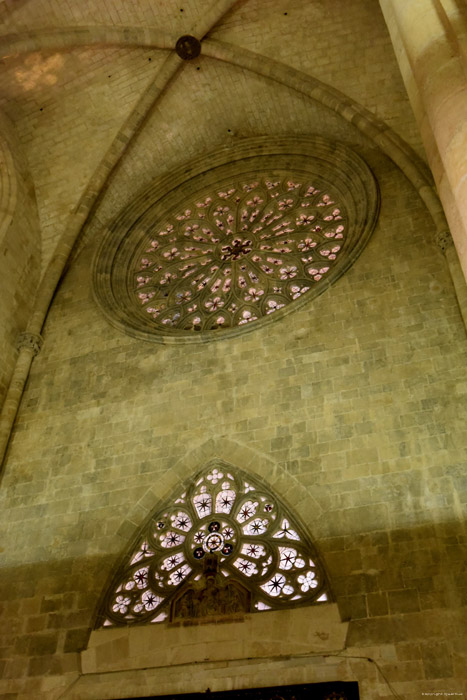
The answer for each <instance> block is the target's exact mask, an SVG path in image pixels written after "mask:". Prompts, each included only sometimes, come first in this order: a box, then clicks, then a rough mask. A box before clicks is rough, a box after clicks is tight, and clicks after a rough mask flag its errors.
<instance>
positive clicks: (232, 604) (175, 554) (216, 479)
mask: <svg viewBox="0 0 467 700" xmlns="http://www.w3.org/2000/svg"><path fill="white" fill-rule="evenodd" d="M329 598H330V595H329V587H328V585H327V581H326V577H325V574H324V571H323V569H322V567H321V565H320V563H319V560H318V557H317V553H316V551H315V549H314V547H313V545H312V544H311V542H310V540H309V538H308V537H307V535H306V534H305V533H304V531H303V528H301V527H300V525H299V524H298V523H297V520H296V518H295V517H294V516H293V515H292V514H291V513H290V512H289V510H288V509H287V508H286V506H285V505H284V504H283V503H282V502H281V501H280V499H279V498H277V497H276V496H274V495H273V494H272V493H271V491H270V489H268V488H267V487H266V486H265V485H264V484H262V483H261V482H260V481H259V480H258V479H256V478H255V477H253V476H251V475H249V474H246V473H245V472H243V471H242V470H239V469H234V468H233V467H231V466H230V465H227V464H224V463H222V462H219V461H217V462H216V463H215V464H213V463H211V464H210V465H208V466H207V467H206V468H205V469H204V470H203V471H202V472H201V473H200V474H198V476H197V477H196V478H195V479H194V480H193V481H192V482H191V483H190V485H189V486H188V487H187V488H185V489H183V490H180V491H179V493H177V494H175V495H174V497H173V498H172V499H171V500H170V501H169V502H168V503H167V505H166V507H165V508H163V509H162V510H160V511H159V512H158V513H156V514H155V516H154V517H151V519H150V520H149V522H148V523H147V524H146V525H145V527H144V529H143V531H142V532H141V534H140V536H139V538H138V540H137V544H136V546H135V547H133V548H132V550H131V551H130V552H129V553H128V555H127V556H126V557H125V559H124V561H123V562H122V565H121V566H120V567H119V570H118V572H117V574H116V576H115V578H114V580H113V582H112V585H111V587H110V589H109V590H108V592H107V594H106V596H105V599H104V601H103V604H102V606H101V610H100V613H99V615H98V625H97V626H98V627H100V626H104V627H105V626H117V625H128V624H133V623H147V622H151V623H154V622H163V621H170V620H174V619H179V618H193V617H209V616H213V615H223V614H224V615H225V614H232V613H239V612H243V613H244V612H255V611H263V610H271V609H275V610H279V609H283V608H289V607H297V606H301V605H310V604H320V603H323V602H326V601H328V600H329Z"/></svg>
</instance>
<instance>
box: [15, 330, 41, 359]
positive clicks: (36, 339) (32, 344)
mask: <svg viewBox="0 0 467 700" xmlns="http://www.w3.org/2000/svg"><path fill="white" fill-rule="evenodd" d="M43 342H44V340H43V338H42V336H41V335H39V334H38V333H28V331H25V332H24V333H20V334H19V336H18V340H17V342H16V349H17V350H21V349H22V348H27V349H28V350H32V352H33V354H34V357H35V356H36V355H38V354H39V352H40V350H41V348H42V344H43Z"/></svg>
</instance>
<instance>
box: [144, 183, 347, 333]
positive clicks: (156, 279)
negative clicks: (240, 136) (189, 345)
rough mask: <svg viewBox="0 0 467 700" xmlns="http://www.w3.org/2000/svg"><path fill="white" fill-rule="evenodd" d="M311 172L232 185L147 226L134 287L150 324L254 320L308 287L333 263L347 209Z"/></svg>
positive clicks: (201, 325) (226, 324)
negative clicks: (154, 225) (158, 223)
mask: <svg viewBox="0 0 467 700" xmlns="http://www.w3.org/2000/svg"><path fill="white" fill-rule="evenodd" d="M315 184H316V183H315V181H311V180H310V179H308V178H300V179H298V178H294V179H291V178H290V177H287V176H286V177H282V178H277V177H276V178H275V177H272V176H271V177H262V178H261V179H259V178H258V179H256V180H247V181H240V182H233V183H229V184H228V185H227V186H225V187H223V188H218V189H217V190H214V191H213V192H212V194H211V195H208V196H206V197H202V198H200V199H198V200H195V201H193V202H192V203H190V205H189V208H184V209H182V210H179V211H177V212H175V213H174V214H173V215H172V216H171V217H170V218H169V219H167V220H166V221H165V222H164V225H163V226H160V227H157V228H155V229H154V230H152V231H150V232H148V238H147V241H146V242H145V244H144V251H143V252H142V253H141V256H140V257H139V259H138V261H137V263H136V269H135V270H134V273H133V274H134V293H135V295H136V298H137V299H138V300H139V303H140V304H141V306H142V308H143V309H144V311H145V312H146V313H147V314H148V316H149V317H150V318H151V319H152V322H153V323H154V326H155V327H157V328H159V329H160V330H163V329H165V330H166V329H174V330H182V331H206V330H215V329H222V328H232V327H234V326H242V325H244V324H246V323H252V322H254V321H257V320H258V319H260V318H262V317H264V316H268V315H269V314H273V313H276V312H277V311H279V310H280V309H283V308H285V307H286V306H287V305H288V304H290V303H291V302H293V301H294V300H296V299H298V298H299V297H301V296H303V295H305V294H307V293H308V292H309V291H310V290H311V289H312V288H313V287H314V286H315V285H316V284H317V282H319V281H320V280H321V279H324V278H325V277H326V276H327V275H328V273H329V271H330V270H331V269H332V268H333V266H334V265H335V264H336V262H337V260H338V257H339V254H340V253H341V251H342V248H343V244H344V242H345V237H346V232H347V214H346V211H345V207H344V206H343V204H342V203H341V202H339V201H338V197H337V196H336V194H335V193H332V191H331V189H330V188H329V187H328V188H323V187H322V186H320V187H316V186H315Z"/></svg>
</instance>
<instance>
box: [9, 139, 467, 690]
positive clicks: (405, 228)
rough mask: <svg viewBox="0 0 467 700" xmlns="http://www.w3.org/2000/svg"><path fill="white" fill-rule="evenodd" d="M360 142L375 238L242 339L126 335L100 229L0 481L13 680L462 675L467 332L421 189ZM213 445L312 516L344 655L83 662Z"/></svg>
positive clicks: (425, 685) (70, 285)
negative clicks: (142, 552)
mask: <svg viewBox="0 0 467 700" xmlns="http://www.w3.org/2000/svg"><path fill="white" fill-rule="evenodd" d="M360 153H361V154H362V155H363V156H364V157H365V158H366V160H367V162H368V163H369V164H370V166H371V167H372V169H373V171H374V172H375V174H376V177H377V178H378V181H379V184H380V187H381V192H382V209H381V215H380V220H379V223H378V226H377V229H376V231H375V233H374V235H373V237H372V239H371V240H370V243H369V244H368V246H367V248H366V249H365V251H364V252H363V253H362V255H361V257H360V258H359V259H358V260H357V262H356V263H355V264H354V266H353V267H352V268H351V269H350V270H349V271H348V272H347V273H346V274H345V275H344V276H343V277H342V278H341V279H340V280H339V281H338V282H337V283H336V284H335V285H334V286H333V287H332V288H330V289H329V290H327V291H326V292H325V293H324V294H322V295H321V296H320V297H318V298H317V299H315V300H313V301H312V303H311V304H309V305H306V306H304V307H302V308H300V309H299V310H298V311H296V312H295V313H291V314H289V315H288V316H287V317H285V318H283V319H280V322H277V323H273V324H271V325H269V326H267V327H264V328H260V329H259V330H255V331H252V332H251V333H249V334H246V335H243V336H242V335H240V336H239V337H237V338H234V339H229V340H227V341H222V340H217V341H216V342H211V343H206V344H200V345H192V346H159V345H157V346H154V345H152V344H149V343H145V342H143V341H138V340H135V339H133V338H130V337H127V336H125V335H123V334H121V333H120V332H118V331H116V330H114V329H113V328H111V327H110V326H108V325H107V323H106V321H104V319H103V317H102V315H101V313H100V311H99V310H98V308H97V306H96V304H95V302H94V300H93V298H92V291H91V283H90V263H91V259H92V256H93V254H94V248H95V247H96V246H89V247H88V248H87V249H85V250H84V251H83V252H82V254H81V256H80V257H79V258H78V259H77V260H76V261H75V264H74V266H73V267H72V269H71V270H70V271H69V273H68V275H67V277H66V278H65V280H64V282H63V283H62V286H61V288H60V290H59V292H58V294H57V296H56V299H55V301H54V304H53V306H52V308H51V311H50V313H49V317H48V320H47V323H46V326H45V329H44V339H45V343H44V348H43V350H42V352H41V354H40V355H39V357H38V358H37V359H36V361H35V363H34V366H33V370H32V373H31V376H30V380H29V383H28V387H27V390H26V393H25V395H24V399H23V403H22V408H21V412H20V415H19V417H18V420H17V424H16V429H15V433H14V436H13V440H12V443H11V446H10V451H9V458H8V464H7V470H6V473H5V476H4V479H3V483H2V491H1V492H0V497H1V498H2V509H1V513H2V519H3V520H4V529H5V533H6V534H5V537H4V538H3V543H2V546H3V547H4V550H5V551H4V553H3V559H4V567H5V568H4V570H3V574H2V593H3V597H4V599H5V602H4V608H3V615H4V617H3V622H2V634H3V643H2V646H3V648H4V649H5V652H4V661H3V664H4V665H3V679H4V680H3V681H2V685H1V686H0V687H1V688H2V689H3V692H4V693H5V694H6V697H8V698H11V700H13V698H18V700H19V699H21V700H25V699H26V698H31V697H37V698H39V697H44V698H55V697H57V698H58V697H59V696H60V693H65V694H64V696H63V697H70V698H74V699H75V700H76V699H78V698H80V699H82V698H99V699H100V698H115V697H125V695H126V696H128V695H134V694H138V693H142V694H144V693H145V694H149V693H155V694H157V693H159V692H162V690H163V692H166V693H172V692H188V691H189V690H191V689H197V690H198V689H201V690H202V689H205V688H206V687H208V686H209V687H211V689H212V690H214V689H215V690H221V689H227V688H231V687H246V686H261V685H270V684H271V682H270V681H271V679H274V681H273V682H278V683H280V682H283V683H293V682H304V681H307V682H313V681H315V680H316V681H321V680H332V679H338V678H340V679H342V680H359V681H360V684H361V685H360V688H361V696H362V698H363V700H370V699H371V700H376V698H389V697H391V692H392V691H391V689H390V687H389V685H388V683H389V684H390V685H391V687H392V688H393V689H395V690H396V692H398V693H399V694H400V695H402V696H403V697H405V698H407V699H408V700H415V698H417V699H418V698H419V697H420V694H421V692H448V691H449V692H459V693H461V692H464V691H465V687H463V686H462V683H463V680H462V678H463V673H464V671H463V669H464V667H465V661H466V659H465V648H466V643H465V641H466V640H465V603H466V590H465V572H463V567H464V566H465V556H464V551H465V550H464V547H465V534H464V533H465V530H464V529H463V526H462V520H461V518H462V507H463V504H464V503H465V497H466V483H465V476H463V465H464V464H465V444H466V441H465V437H466V428H465V416H463V415H462V413H461V404H462V400H463V396H464V394H465V392H466V391H467V384H466V383H465V379H464V366H465V354H466V349H465V330H464V327H463V324H462V321H461V317H460V314H459V311H458V307H457V304H456V300H455V295H454V292H453V289H452V285H451V282H450V278H449V275H448V272H447V268H446V265H445V261H444V259H443V257H442V255H441V254H440V253H439V251H438V250H437V249H436V248H435V246H434V245H433V243H432V241H431V236H432V229H433V226H432V222H431V220H430V218H429V216H428V215H427V213H426V211H425V209H424V207H423V205H422V204H421V202H420V201H419V200H418V198H417V197H416V195H415V193H414V191H413V190H412V189H411V188H410V187H409V186H408V185H407V182H406V180H405V179H404V178H403V176H402V175H401V174H400V173H398V172H397V171H396V170H395V169H394V168H393V166H391V165H390V164H389V163H388V161H387V160H386V159H384V158H383V157H382V156H380V155H378V153H377V152H376V151H374V150H369V149H366V150H364V149H361V148H360ZM213 457H219V458H221V459H224V460H226V461H228V462H231V463H232V464H235V465H237V466H239V467H241V468H243V469H246V470H247V471H248V470H250V471H251V472H252V473H255V474H258V475H259V476H261V477H262V478H263V479H265V480H266V481H267V482H268V483H269V484H270V486H271V488H272V489H274V490H275V491H276V492H277V493H278V494H280V495H281V497H282V498H283V499H284V501H285V502H286V503H287V504H288V505H289V506H290V507H291V508H292V509H293V510H294V511H295V512H296V513H297V514H298V516H299V517H300V518H301V520H302V522H303V523H304V524H305V525H306V527H307V528H308V530H309V532H310V533H311V535H312V537H313V539H314V542H315V543H316V546H317V548H318V550H319V551H320V552H321V556H322V559H323V562H324V565H325V566H326V569H327V571H328V574H329V578H330V582H331V586H332V589H333V592H334V595H335V597H336V602H337V604H338V607H339V610H340V614H341V616H342V619H344V620H350V625H349V632H348V636H347V642H346V648H345V650H335V651H336V653H337V657H336V656H332V657H329V658H327V659H324V658H322V657H320V658H317V657H315V656H313V655H311V656H310V655H307V654H305V655H304V656H297V657H293V658H292V657H291V658H288V659H284V658H282V656H281V653H280V644H279V645H278V643H277V639H275V638H265V645H266V647H265V649H266V651H265V652H264V653H266V652H267V649H268V648H269V649H270V655H269V656H270V658H269V659H268V660H267V661H264V660H263V661H261V662H260V661H259V660H257V661H254V660H246V659H245V660H236V661H232V662H229V661H228V660H224V661H218V660H212V659H210V658H209V655H208V656H207V657H206V659H205V660H204V661H203V662H202V663H201V664H198V665H197V666H196V668H195V669H194V670H193V669H191V667H190V666H183V654H182V653H181V656H179V657H178V661H179V663H181V664H182V666H180V667H178V666H177V667H170V668H165V669H162V671H161V670H160V669H152V670H151V669H149V670H146V671H128V672H123V671H122V672H121V673H115V674H108V673H107V674H103V675H99V674H97V675H88V674H84V675H78V674H79V673H80V671H79V668H80V667H79V657H78V652H79V651H80V650H82V649H84V648H85V647H86V645H87V642H88V638H89V634H90V631H91V628H92V625H93V620H94V615H95V612H96V606H97V605H98V602H99V600H100V596H101V594H102V592H103V591H104V589H105V587H106V585H107V581H108V579H109V576H111V574H112V571H113V570H114V567H115V566H116V564H117V563H118V561H119V558H120V556H121V553H122V551H123V550H124V549H126V547H127V546H128V543H129V541H130V539H131V538H133V537H134V536H135V534H136V533H137V530H138V527H139V526H140V525H141V524H142V523H143V522H144V520H145V519H146V517H147V516H148V515H149V513H150V512H152V511H153V510H154V509H155V508H157V506H158V504H160V503H162V502H163V501H164V500H165V498H166V497H167V496H168V494H169V493H170V492H171V491H172V489H173V488H174V487H175V486H176V485H177V484H178V483H181V482H183V481H184V480H186V479H187V478H188V477H189V476H190V474H193V473H195V472H196V471H197V470H198V469H199V468H200V467H201V466H202V465H203V464H204V463H206V461H208V460H209V459H212V458H213ZM462 606H464V607H462ZM260 614H261V613H259V614H258V615H260ZM263 615H264V619H265V624H266V619H267V613H263ZM193 629H196V628H187V629H186V630H185V634H186V645H187V650H189V647H190V645H192V644H193V643H196V641H193V640H196V632H193ZM246 629H247V628H246ZM295 633H296V630H294V629H293V628H291V627H290V626H289V625H288V623H287V621H286V619H285V618H284V629H283V634H284V635H291V634H295ZM213 634H214V633H213ZM268 639H269V641H268ZM268 645H270V646H269V647H268ZM156 652H157V650H155V654H156ZM341 657H344V658H341ZM350 657H352V658H350ZM353 657H364V658H363V659H359V658H353ZM190 658H191V657H190V654H189V653H188V655H187V657H186V660H187V661H188V660H189V659H190ZM368 658H370V659H372V661H368ZM375 662H376V663H375ZM378 667H379V668H380V669H381V671H382V673H383V674H384V677H383V676H382V675H381V674H380V673H379V671H378ZM384 678H386V680H384ZM207 679H210V682H209V683H208V682H207ZM71 684H73V685H71ZM68 686H69V689H68V690H66V688H67V687H68ZM135 689H137V692H136V691H135Z"/></svg>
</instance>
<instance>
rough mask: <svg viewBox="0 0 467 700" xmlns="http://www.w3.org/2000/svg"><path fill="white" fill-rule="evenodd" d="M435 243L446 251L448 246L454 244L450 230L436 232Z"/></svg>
mask: <svg viewBox="0 0 467 700" xmlns="http://www.w3.org/2000/svg"><path fill="white" fill-rule="evenodd" d="M435 243H436V245H437V246H438V248H439V249H440V250H441V251H442V252H443V253H445V252H446V250H447V249H448V248H450V247H451V246H452V245H454V241H453V240H452V236H451V233H450V231H449V230H448V229H443V230H442V231H437V232H436V233H435Z"/></svg>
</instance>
